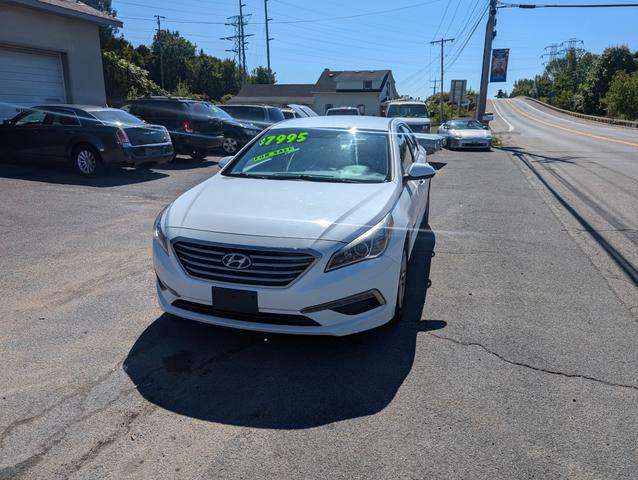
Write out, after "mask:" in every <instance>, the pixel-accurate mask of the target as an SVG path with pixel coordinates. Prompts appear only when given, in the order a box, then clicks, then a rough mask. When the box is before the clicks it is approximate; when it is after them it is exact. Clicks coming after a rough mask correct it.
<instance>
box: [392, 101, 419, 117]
mask: <svg viewBox="0 0 638 480" xmlns="http://www.w3.org/2000/svg"><path fill="white" fill-rule="evenodd" d="M428 116H429V114H428V109H427V108H426V107H425V105H424V104H422V103H411V104H396V105H390V106H389V107H388V117H407V118H420V117H425V118H427V117H428Z"/></svg>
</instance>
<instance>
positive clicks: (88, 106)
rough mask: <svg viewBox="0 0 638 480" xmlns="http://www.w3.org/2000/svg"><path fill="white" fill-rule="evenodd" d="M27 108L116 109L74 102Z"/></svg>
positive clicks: (44, 104) (45, 104)
mask: <svg viewBox="0 0 638 480" xmlns="http://www.w3.org/2000/svg"><path fill="white" fill-rule="evenodd" d="M29 108H37V109H41V110H44V109H47V108H71V109H73V108H74V109H76V110H85V111H87V112H89V111H95V110H117V109H113V108H111V107H101V106H99V105H80V104H75V103H43V104H41V105H35V106H33V107H29Z"/></svg>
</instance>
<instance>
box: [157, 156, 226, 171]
mask: <svg viewBox="0 0 638 480" xmlns="http://www.w3.org/2000/svg"><path fill="white" fill-rule="evenodd" d="M219 158H220V157H207V158H205V159H204V160H194V159H192V158H190V157H177V158H176V159H175V160H173V161H172V162H171V163H168V164H166V165H158V166H157V167H152V168H153V169H154V170H162V171H169V170H192V169H196V168H208V167H211V166H213V165H217V161H218V160H219Z"/></svg>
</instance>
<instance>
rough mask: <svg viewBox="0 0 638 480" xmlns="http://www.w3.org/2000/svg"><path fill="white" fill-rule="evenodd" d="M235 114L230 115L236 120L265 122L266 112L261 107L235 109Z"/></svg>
mask: <svg viewBox="0 0 638 480" xmlns="http://www.w3.org/2000/svg"><path fill="white" fill-rule="evenodd" d="M235 108H236V112H235V114H231V115H233V116H235V117H238V118H243V119H246V120H265V119H266V112H265V111H264V109H263V108H261V107H235Z"/></svg>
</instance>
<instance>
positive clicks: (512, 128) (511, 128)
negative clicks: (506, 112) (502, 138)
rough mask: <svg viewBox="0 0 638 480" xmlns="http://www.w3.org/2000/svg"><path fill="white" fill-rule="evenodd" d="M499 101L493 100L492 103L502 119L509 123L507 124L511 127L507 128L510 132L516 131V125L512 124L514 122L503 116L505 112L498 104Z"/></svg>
mask: <svg viewBox="0 0 638 480" xmlns="http://www.w3.org/2000/svg"><path fill="white" fill-rule="evenodd" d="M497 103H498V102H497V101H495V100H492V105H493V106H494V111H495V112H496V114H497V115H498V116H499V117H501V120H503V121H504V122H505V123H507V126H508V127H509V129H508V130H507V131H508V132H512V131H514V127H513V126H512V124H511V123H510V122H508V121H507V119H506V118H505V117H504V116H503V114H502V113H501V110H500V109H499V108H498V107H497V106H496V104H497Z"/></svg>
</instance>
